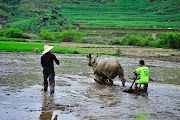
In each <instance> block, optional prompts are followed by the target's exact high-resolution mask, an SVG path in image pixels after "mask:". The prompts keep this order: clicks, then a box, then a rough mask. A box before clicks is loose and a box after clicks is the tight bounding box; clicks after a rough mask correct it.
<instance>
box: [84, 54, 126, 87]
mask: <svg viewBox="0 0 180 120" xmlns="http://www.w3.org/2000/svg"><path fill="white" fill-rule="evenodd" d="M87 57H88V58H89V66H92V67H93V71H94V75H95V79H94V80H95V81H96V82H97V83H100V84H105V85H113V80H112V79H113V78H115V77H116V76H117V75H118V76H119V78H120V79H121V81H122V84H123V86H125V79H124V71H123V68H122V67H121V65H120V64H119V63H118V62H117V61H116V60H113V59H102V58H100V57H99V56H92V55H91V54H89V55H88V56H87Z"/></svg>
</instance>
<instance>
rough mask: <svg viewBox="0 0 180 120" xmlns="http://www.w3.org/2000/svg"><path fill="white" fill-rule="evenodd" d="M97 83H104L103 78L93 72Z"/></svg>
mask: <svg viewBox="0 0 180 120" xmlns="http://www.w3.org/2000/svg"><path fill="white" fill-rule="evenodd" d="M94 80H95V81H96V82H97V83H99V84H105V82H104V80H102V79H101V78H100V77H99V76H98V75H96V74H95V79H94Z"/></svg>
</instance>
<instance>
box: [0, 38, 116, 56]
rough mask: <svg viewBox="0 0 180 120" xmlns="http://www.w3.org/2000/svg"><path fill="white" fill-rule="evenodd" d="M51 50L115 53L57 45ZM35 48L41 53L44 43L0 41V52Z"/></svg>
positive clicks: (105, 50)
mask: <svg viewBox="0 0 180 120" xmlns="http://www.w3.org/2000/svg"><path fill="white" fill-rule="evenodd" d="M51 45H55V47H54V48H53V52H56V53H61V54H68V53H70V54H89V53H92V54H93V53H94V54H96V53H102V54H106V55H114V54H115V51H109V50H107V49H92V48H82V47H79V48H76V47H61V46H58V45H57V44H51ZM35 48H38V49H39V50H40V51H41V52H42V51H43V49H44V43H26V42H4V41H0V51H9V52H11V51H15V52H28V51H29V52H30V51H31V52H32V51H34V49H35Z"/></svg>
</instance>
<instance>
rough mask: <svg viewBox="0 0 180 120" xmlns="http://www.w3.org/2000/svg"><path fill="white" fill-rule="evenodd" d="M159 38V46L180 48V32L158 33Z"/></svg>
mask: <svg viewBox="0 0 180 120" xmlns="http://www.w3.org/2000/svg"><path fill="white" fill-rule="evenodd" d="M158 38H159V41H158V47H163V48H173V49H180V33H178V32H168V33H161V34H159V35H158Z"/></svg>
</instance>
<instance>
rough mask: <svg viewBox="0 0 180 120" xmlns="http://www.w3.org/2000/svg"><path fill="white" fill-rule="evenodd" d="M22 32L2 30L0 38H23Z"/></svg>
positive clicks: (15, 29) (13, 29)
mask: <svg viewBox="0 0 180 120" xmlns="http://www.w3.org/2000/svg"><path fill="white" fill-rule="evenodd" d="M23 35H24V33H23V31H22V30H20V29H19V28H4V29H2V30H1V31H0V36H2V37H8V38H23Z"/></svg>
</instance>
